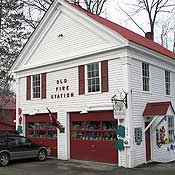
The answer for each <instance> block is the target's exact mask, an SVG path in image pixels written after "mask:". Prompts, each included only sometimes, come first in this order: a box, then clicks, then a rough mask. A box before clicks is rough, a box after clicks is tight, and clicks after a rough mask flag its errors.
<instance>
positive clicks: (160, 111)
mask: <svg viewBox="0 0 175 175" xmlns="http://www.w3.org/2000/svg"><path fill="white" fill-rule="evenodd" d="M169 106H171V107H172V104H171V102H170V101H168V102H155V103H147V104H146V107H145V110H144V112H143V116H155V115H158V116H163V115H166V113H167V111H168V108H169ZM172 110H173V112H174V109H173V107H172Z"/></svg>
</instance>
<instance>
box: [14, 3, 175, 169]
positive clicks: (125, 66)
mask: <svg viewBox="0 0 175 175" xmlns="http://www.w3.org/2000/svg"><path fill="white" fill-rule="evenodd" d="M12 70H13V72H14V73H16V82H17V95H16V97H17V104H16V107H17V109H18V112H17V115H16V127H17V129H19V128H20V132H21V134H23V135H25V136H27V137H29V138H31V139H32V140H33V141H34V142H36V143H42V144H46V145H49V146H50V147H51V150H52V155H53V156H56V157H57V158H58V159H62V160H69V159H77V160H88V161H97V162H106V163H113V164H116V165H118V166H123V167H129V168H131V167H135V166H137V165H140V164H142V163H146V162H149V161H159V162H168V161H172V160H175V153H174V152H175V151H174V149H175V132H174V129H175V120H174V115H175V113H174V106H175V88H174V87H175V54H174V53H172V52H170V51H168V50H167V49H165V48H163V47H162V46H160V45H159V44H157V43H155V42H153V41H151V40H149V39H147V38H144V37H142V36H140V35H138V34H136V33H134V32H132V31H130V30H128V29H126V28H124V27H122V26H119V25H117V24H115V23H112V22H110V21H108V20H106V19H103V18H101V17H99V16H96V15H93V14H90V13H88V12H87V11H86V10H84V9H82V8H81V7H79V6H76V5H72V4H69V3H68V2H66V1H63V0H55V1H54V2H53V4H52V6H51V7H50V9H49V11H48V12H47V14H46V15H45V16H44V18H43V19H42V21H41V23H40V24H39V26H38V27H37V29H36V30H35V32H34V33H33V35H32V36H31V38H30V39H29V41H28V43H27V44H26V45H25V47H24V49H23V50H22V52H21V54H20V56H19V57H18V59H17V60H16V62H15V63H14V65H13V67H12ZM46 108H49V110H50V111H51V112H52V113H53V114H54V115H55V116H56V117H57V120H58V121H59V122H60V123H61V124H62V125H63V126H64V128H65V129H64V130H63V131H60V130H58V129H56V128H55V127H54V126H53V125H52V124H51V123H50V120H49V116H48V111H47V109H46ZM19 109H20V110H19ZM19 118H20V120H19Z"/></svg>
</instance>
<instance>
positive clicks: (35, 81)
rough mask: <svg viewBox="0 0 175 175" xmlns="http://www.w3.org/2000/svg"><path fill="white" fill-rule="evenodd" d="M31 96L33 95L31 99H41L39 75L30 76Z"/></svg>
mask: <svg viewBox="0 0 175 175" xmlns="http://www.w3.org/2000/svg"><path fill="white" fill-rule="evenodd" d="M32 94H33V98H40V97H41V76H40V74H37V75H33V76H32Z"/></svg>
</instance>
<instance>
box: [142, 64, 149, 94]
mask: <svg viewBox="0 0 175 175" xmlns="http://www.w3.org/2000/svg"><path fill="white" fill-rule="evenodd" d="M149 74H150V73H149V64H147V63H142V81H143V91H147V92H148V91H150V85H149V83H150V75H149Z"/></svg>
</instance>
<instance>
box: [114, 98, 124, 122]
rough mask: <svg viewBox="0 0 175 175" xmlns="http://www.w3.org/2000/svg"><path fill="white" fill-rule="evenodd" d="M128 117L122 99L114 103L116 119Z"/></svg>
mask: <svg viewBox="0 0 175 175" xmlns="http://www.w3.org/2000/svg"><path fill="white" fill-rule="evenodd" d="M125 117H126V107H125V104H124V103H123V102H122V101H117V102H116V103H115V104H114V119H124V118H125Z"/></svg>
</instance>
